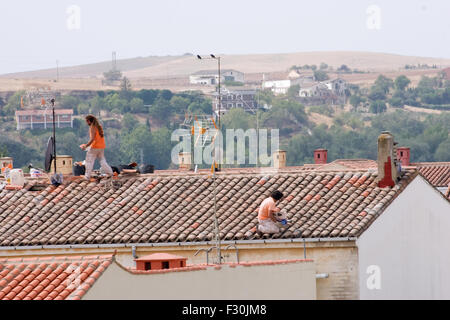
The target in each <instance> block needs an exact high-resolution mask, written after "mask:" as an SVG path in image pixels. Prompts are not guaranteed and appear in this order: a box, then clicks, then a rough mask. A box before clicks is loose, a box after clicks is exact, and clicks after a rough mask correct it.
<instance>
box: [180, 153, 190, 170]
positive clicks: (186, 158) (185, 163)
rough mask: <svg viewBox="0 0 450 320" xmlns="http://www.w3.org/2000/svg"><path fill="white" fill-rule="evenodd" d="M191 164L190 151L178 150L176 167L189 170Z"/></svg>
mask: <svg viewBox="0 0 450 320" xmlns="http://www.w3.org/2000/svg"><path fill="white" fill-rule="evenodd" d="M191 166H192V155H191V153H190V152H180V153H179V154H178V167H179V168H180V169H187V170H190V169H191Z"/></svg>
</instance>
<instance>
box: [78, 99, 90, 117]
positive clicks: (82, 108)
mask: <svg viewBox="0 0 450 320" xmlns="http://www.w3.org/2000/svg"><path fill="white" fill-rule="evenodd" d="M90 110H91V107H90V106H89V105H88V104H87V103H85V102H82V103H80V104H79V105H78V106H77V111H78V114H82V115H87V114H89V112H91V111H90Z"/></svg>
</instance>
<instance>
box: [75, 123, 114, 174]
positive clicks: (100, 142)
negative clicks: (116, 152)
mask: <svg viewBox="0 0 450 320" xmlns="http://www.w3.org/2000/svg"><path fill="white" fill-rule="evenodd" d="M86 123H87V125H88V126H89V137H90V139H89V142H88V143H86V144H82V145H80V148H81V149H82V150H86V149H88V148H89V149H88V151H87V153H86V173H85V175H84V177H85V179H87V180H89V179H90V178H91V173H92V169H93V168H94V163H95V159H98V160H99V162H100V166H101V168H102V169H103V171H104V172H105V173H106V175H107V176H108V177H111V176H112V175H113V171H112V169H111V167H110V166H109V165H108V163H107V162H106V159H105V147H106V145H105V135H104V132H103V128H102V126H101V125H100V123H99V122H98V120H97V118H96V117H94V116H93V115H91V114H90V115H88V116H86Z"/></svg>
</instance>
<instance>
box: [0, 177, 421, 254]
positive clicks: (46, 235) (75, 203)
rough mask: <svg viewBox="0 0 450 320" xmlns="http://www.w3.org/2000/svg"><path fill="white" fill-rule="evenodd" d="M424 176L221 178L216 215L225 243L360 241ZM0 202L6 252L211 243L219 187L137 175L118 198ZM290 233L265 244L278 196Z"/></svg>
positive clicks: (52, 193)
mask: <svg viewBox="0 0 450 320" xmlns="http://www.w3.org/2000/svg"><path fill="white" fill-rule="evenodd" d="M417 174H418V172H417V170H408V171H406V172H405V174H404V176H403V177H402V179H401V180H400V181H399V183H398V184H397V185H396V186H395V187H393V188H389V187H388V188H379V187H378V186H377V183H376V177H377V174H376V172H374V171H373V170H359V171H358V170H347V171H339V172H334V171H318V170H313V171H309V170H308V171H306V170H298V171H290V172H283V171H281V172H279V173H275V174H272V175H266V176H263V175H257V174H254V173H233V172H221V173H218V174H217V177H216V182H217V208H218V211H217V214H218V219H219V224H220V230H221V233H220V237H221V239H224V240H248V239H260V238H261V237H262V238H264V239H267V238H271V239H286V238H299V237H308V238H310V237H317V238H321V237H322V238H323V237H357V236H358V235H360V234H361V233H362V232H363V231H364V230H365V229H366V228H367V227H368V226H369V225H370V224H371V223H372V222H373V221H374V220H375V218H376V217H377V216H378V215H379V214H381V213H382V212H383V210H384V209H385V208H386V207H387V206H388V205H389V203H390V202H391V201H392V200H393V199H394V198H395V197H396V196H397V195H398V194H399V193H400V192H401V191H402V189H404V188H405V187H406V186H407V185H408V184H409V182H410V181H411V180H412V179H413V178H414V177H415V176H416V175H417ZM30 188H31V186H30V185H27V186H26V187H25V188H24V189H22V190H17V191H10V190H3V191H1V193H0V246H2V247H8V246H40V245H65V244H110V243H161V242H171V243H175V242H199V241H210V240H212V239H213V236H214V229H213V228H214V224H213V223H212V221H213V214H214V213H213V207H214V206H213V203H214V202H213V180H212V178H211V177H210V176H209V175H208V174H196V175H185V174H184V173H183V172H180V171H178V174H170V175H160V174H158V173H155V174H149V175H138V176H136V177H130V178H128V179H126V180H124V181H123V184H122V186H121V187H120V188H118V189H115V188H105V187H104V186H103V185H102V184H98V183H96V182H90V183H88V182H86V181H80V180H75V181H68V182H66V183H65V184H64V185H61V186H59V187H54V186H51V185H49V186H47V187H46V188H45V189H44V190H42V191H29V190H30ZM274 189H278V190H280V191H282V192H283V193H284V194H285V198H284V199H283V200H282V201H281V202H280V204H279V207H280V208H281V209H284V210H286V211H287V215H288V219H289V221H290V223H289V227H288V228H286V229H283V231H282V232H280V233H278V234H273V235H268V234H264V235H262V236H260V235H258V234H257V233H256V232H255V231H256V225H257V209H258V207H259V205H260V204H261V202H262V200H263V199H265V198H266V197H267V196H268V195H269V193H270V191H272V190H274Z"/></svg>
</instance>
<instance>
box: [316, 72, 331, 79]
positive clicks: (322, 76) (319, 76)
mask: <svg viewBox="0 0 450 320" xmlns="http://www.w3.org/2000/svg"><path fill="white" fill-rule="evenodd" d="M314 79H316V81H325V80H328V79H329V77H328V74H327V73H326V72H325V71H323V70H316V71H314Z"/></svg>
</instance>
